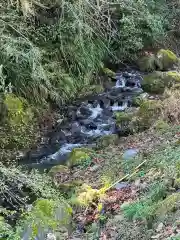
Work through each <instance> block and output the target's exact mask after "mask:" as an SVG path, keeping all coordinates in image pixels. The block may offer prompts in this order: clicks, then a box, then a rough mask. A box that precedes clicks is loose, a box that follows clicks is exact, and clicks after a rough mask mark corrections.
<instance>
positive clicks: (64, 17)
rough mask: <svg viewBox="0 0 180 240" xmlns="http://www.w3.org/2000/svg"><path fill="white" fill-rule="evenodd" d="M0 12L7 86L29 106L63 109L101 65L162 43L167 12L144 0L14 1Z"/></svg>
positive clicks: (5, 3)
mask: <svg viewBox="0 0 180 240" xmlns="http://www.w3.org/2000/svg"><path fill="white" fill-rule="evenodd" d="M1 8H2V13H1V16H0V21H1V28H0V30H1V37H0V43H1V47H0V50H1V54H0V62H1V65H2V72H1V73H2V74H1V75H2V76H3V78H5V79H6V86H8V85H9V84H10V85H11V86H12V89H13V91H14V92H15V93H16V94H18V95H21V96H23V97H25V98H27V99H29V100H31V101H32V102H37V103H38V102H41V103H42V102H43V103H45V102H46V101H53V102H56V103H58V104H60V103H61V104H62V103H64V102H66V101H68V100H71V99H73V98H75V97H76V95H77V93H78V94H79V93H80V92H82V91H86V90H85V89H86V88H84V87H85V86H89V85H92V84H93V83H94V82H95V80H96V77H94V76H95V74H94V73H97V72H98V71H99V70H100V69H101V68H102V67H103V62H107V61H109V58H111V61H112V62H121V61H123V60H124V59H125V60H127V58H128V59H134V58H135V56H136V55H137V52H138V51H139V50H141V49H142V48H143V47H144V46H145V45H146V44H147V42H148V43H149V42H152V41H156V40H157V39H159V38H160V37H162V36H163V35H164V33H165V30H166V29H165V28H166V24H165V19H166V18H165V16H164V12H165V9H166V10H167V8H168V6H167V5H166V3H165V2H164V1H163V0H162V4H156V3H155V1H153V4H152V5H151V6H150V5H149V4H147V2H146V0H143V1H142V2H141V4H139V3H136V2H126V1H122V3H121V2H119V1H115V2H114V1H110V2H109V3H106V2H99V1H97V2H94V1H91V0H87V1H80V0H78V1H75V2H74V1H73V2H72V1H67V0H63V1H61V3H58V2H57V1H51V2H50V1H49V0H44V1H40V0H39V1H29V0H21V1H16V0H13V1H2V3H1ZM166 12H167V11H166ZM3 13H4V14H3ZM132 13H133V14H132Z"/></svg>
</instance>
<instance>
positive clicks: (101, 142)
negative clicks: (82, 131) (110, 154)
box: [96, 134, 119, 148]
mask: <svg viewBox="0 0 180 240" xmlns="http://www.w3.org/2000/svg"><path fill="white" fill-rule="evenodd" d="M118 140H119V137H118V135H116V134H111V135H108V136H103V137H101V138H99V139H98V140H97V142H96V147H97V148H104V147H107V146H109V145H111V144H116V143H117V142H118Z"/></svg>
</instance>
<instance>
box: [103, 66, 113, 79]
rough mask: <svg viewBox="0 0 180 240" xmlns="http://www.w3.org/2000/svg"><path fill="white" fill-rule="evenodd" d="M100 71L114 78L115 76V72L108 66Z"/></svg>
mask: <svg viewBox="0 0 180 240" xmlns="http://www.w3.org/2000/svg"><path fill="white" fill-rule="evenodd" d="M102 72H103V73H104V74H105V75H106V76H107V77H109V78H115V77H116V73H115V72H113V71H112V70H111V69H109V68H103V69H102Z"/></svg>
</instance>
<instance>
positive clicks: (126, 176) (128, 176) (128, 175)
mask: <svg viewBox="0 0 180 240" xmlns="http://www.w3.org/2000/svg"><path fill="white" fill-rule="evenodd" d="M146 161H147V160H144V161H143V162H142V163H140V164H139V165H138V166H137V167H136V168H135V171H134V172H133V173H132V174H127V175H125V176H124V177H122V178H121V179H119V180H118V181H116V182H115V183H113V184H112V185H111V186H110V187H108V188H106V189H105V192H107V191H108V190H109V189H111V188H112V187H114V186H115V185H116V184H117V183H119V182H121V181H122V180H124V179H126V178H130V177H132V176H133V175H134V174H136V173H137V171H138V169H139V168H140V167H141V166H142V165H143V164H144V163H145V162H146Z"/></svg>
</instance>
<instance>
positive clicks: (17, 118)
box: [0, 93, 37, 149]
mask: <svg viewBox="0 0 180 240" xmlns="http://www.w3.org/2000/svg"><path fill="white" fill-rule="evenodd" d="M4 104H5V106H6V108H7V118H6V119H5V123H4V124H3V128H2V130H1V133H0V134H1V141H0V146H1V148H6V149H7V148H8V149H12V148H15V149H19V148H24V147H28V146H29V145H30V143H31V142H32V138H33V137H35V130H34V129H35V128H37V125H36V118H35V116H34V113H33V110H32V107H31V106H30V105H29V104H28V103H27V101H26V100H25V99H23V98H20V97H17V96H15V95H14V94H11V93H9V94H6V95H5V100H4ZM33 141H34V139H33Z"/></svg>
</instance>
